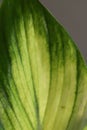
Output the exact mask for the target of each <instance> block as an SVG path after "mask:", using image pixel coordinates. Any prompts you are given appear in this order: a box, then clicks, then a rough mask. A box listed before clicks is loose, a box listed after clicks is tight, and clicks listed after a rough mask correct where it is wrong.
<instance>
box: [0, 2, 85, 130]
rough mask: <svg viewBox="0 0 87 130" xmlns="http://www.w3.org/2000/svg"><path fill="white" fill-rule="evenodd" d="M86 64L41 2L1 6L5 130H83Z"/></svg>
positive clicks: (1, 119) (0, 101) (0, 88)
mask: <svg viewBox="0 0 87 130" xmlns="http://www.w3.org/2000/svg"><path fill="white" fill-rule="evenodd" d="M86 124H87V66H86V64H85V62H84V60H83V58H82V56H81V54H80V52H79V50H78V48H77V47H76V45H75V44H74V42H73V40H72V39H71V38H70V36H69V34H68V33H67V32H66V31H65V29H64V28H63V27H62V26H61V25H60V24H59V23H58V22H57V21H56V20H55V18H54V17H53V16H52V15H51V14H50V13H49V12H48V10H47V9H45V8H44V7H43V5H42V4H41V3H40V2H39V1H38V0H4V1H3V3H2V6H1V8H0V126H1V128H0V130H2V129H4V130H83V128H84V127H85V126H86Z"/></svg>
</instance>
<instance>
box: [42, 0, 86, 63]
mask: <svg viewBox="0 0 87 130" xmlns="http://www.w3.org/2000/svg"><path fill="white" fill-rule="evenodd" d="M40 1H41V3H43V4H44V5H45V7H47V8H48V9H49V10H50V11H51V13H52V14H53V15H54V16H55V17H56V19H57V20H58V21H59V22H60V23H61V24H62V25H63V26H64V27H65V28H66V30H67V31H68V32H69V34H70V35H71V37H72V38H73V40H74V41H75V42H76V44H77V46H78V47H79V49H80V51H81V53H82V54H83V57H85V59H86V61H87V0H40Z"/></svg>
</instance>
